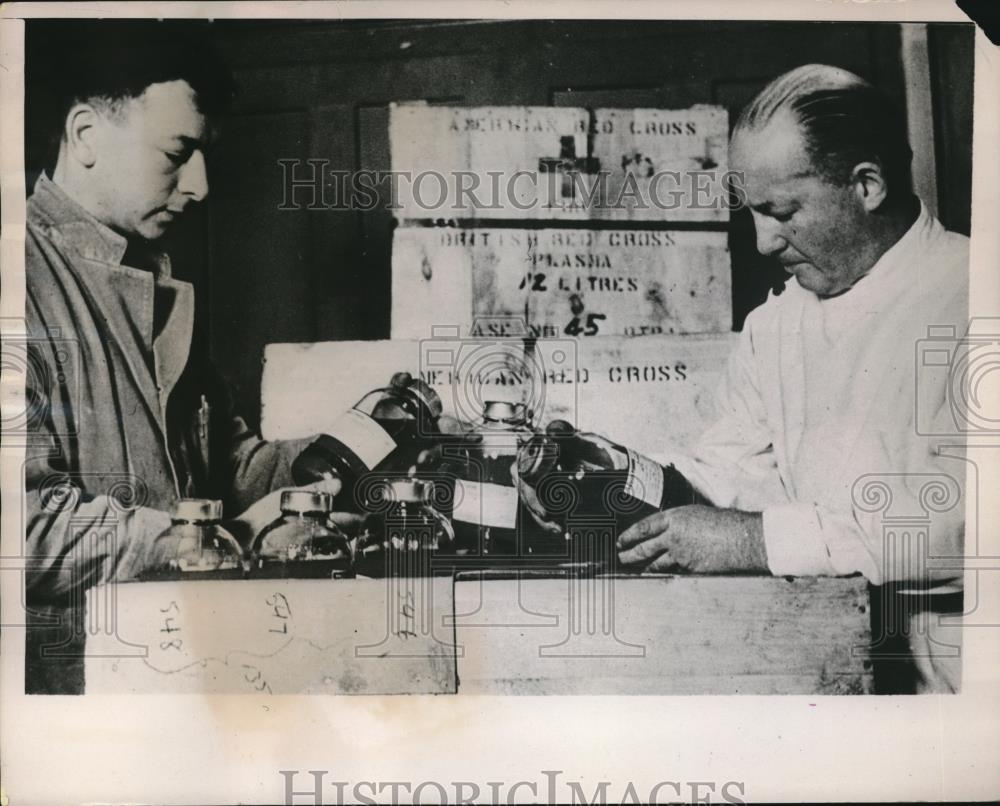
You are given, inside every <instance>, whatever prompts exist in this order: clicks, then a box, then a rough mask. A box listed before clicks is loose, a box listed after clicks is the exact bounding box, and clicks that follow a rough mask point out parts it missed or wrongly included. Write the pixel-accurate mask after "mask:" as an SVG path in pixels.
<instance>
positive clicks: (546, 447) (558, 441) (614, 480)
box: [517, 420, 701, 564]
mask: <svg viewBox="0 0 1000 806" xmlns="http://www.w3.org/2000/svg"><path fill="white" fill-rule="evenodd" d="M517 472H518V476H519V477H520V479H521V480H522V482H524V484H526V485H527V486H528V487H530V488H531V490H532V491H533V492H534V496H535V499H536V500H537V502H538V505H539V506H540V507H541V508H542V509H544V510H545V517H546V518H547V519H549V520H552V521H555V522H557V523H559V525H560V526H561V527H562V528H563V530H564V532H565V536H566V539H567V540H569V541H570V542H571V543H572V542H574V541H576V542H580V540H581V539H582V538H581V536H583V535H586V537H587V539H588V540H590V541H593V540H598V541H599V540H601V539H602V537H601V536H602V535H603V536H604V537H603V540H604V541H605V542H607V541H609V540H610V542H611V545H587V546H583V545H577V546H570V551H571V553H572V554H573V555H574V556H575V557H577V558H580V557H583V556H585V555H586V556H589V557H592V558H602V559H600V561H601V562H605V563H607V562H611V563H612V564H613V563H614V558H615V557H616V552H615V550H614V539H615V538H616V536H617V534H621V532H623V531H625V530H626V529H628V528H629V527H630V526H631V525H632V524H634V523H637V522H638V521H640V520H642V519H643V518H645V517H647V516H649V515H652V514H653V513H654V512H661V511H663V510H666V509H670V508H672V507H678V506H684V505H685V504H693V503H696V502H698V501H700V500H701V499H700V497H699V496H698V494H697V493H696V492H695V490H694V488H693V487H692V486H691V484H690V483H689V482H688V481H687V479H686V478H684V476H683V475H682V474H681V473H680V472H679V471H678V470H677V469H676V468H675V467H674V466H673V465H672V464H671V465H667V466H665V467H664V466H663V465H660V464H658V463H657V462H654V461H653V460H652V459H649V458H647V457H645V456H643V455H642V454H641V453H638V452H637V451H634V450H632V449H631V448H626V447H624V446H622V445H618V444H617V443H614V442H612V441H611V440H609V439H606V438H604V437H602V436H599V435H598V434H590V433H581V432H578V431H576V429H574V428H573V426H572V425H570V424H569V423H568V422H566V421H565V420H553V421H552V422H550V423H549V424H548V426H546V429H545V433H544V434H538V435H536V436H535V437H533V438H532V439H531V440H529V441H528V442H527V443H525V444H524V446H523V447H522V449H521V451H520V452H519V453H518V457H517ZM601 522H609V523H613V524H614V529H613V530H610V531H601V530H600V529H597V530H596V531H595V529H594V526H595V525H596V524H600V523H601ZM576 526H587V527H589V528H587V529H586V530H582V529H577V528H575V527H576ZM595 535H596V537H595Z"/></svg>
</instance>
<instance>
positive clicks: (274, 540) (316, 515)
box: [250, 490, 351, 579]
mask: <svg viewBox="0 0 1000 806" xmlns="http://www.w3.org/2000/svg"><path fill="white" fill-rule="evenodd" d="M332 511H333V497H332V496H331V495H330V494H329V493H324V492H319V491H315V490H285V491H284V492H283V493H282V494H281V516H280V517H279V518H277V519H276V520H274V521H272V522H271V523H270V524H269V525H268V526H266V527H265V528H264V529H263V530H262V531H261V533H260V534H259V535H257V537H256V539H255V540H254V542H253V549H252V551H251V560H250V575H251V576H252V577H257V578H274V577H282V578H284V577H291V578H310V579H312V578H325V579H335V578H338V577H342V576H345V575H347V574H348V573H349V572H350V568H351V546H350V543H349V541H348V539H347V536H346V535H345V534H344V533H343V532H342V531H341V530H340V529H339V528H338V527H337V526H336V525H335V524H333V523H332V522H331V521H330V513H331V512H332Z"/></svg>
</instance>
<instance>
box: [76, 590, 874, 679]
mask: <svg viewBox="0 0 1000 806" xmlns="http://www.w3.org/2000/svg"><path fill="white" fill-rule="evenodd" d="M867 607H868V595H867V585H866V583H865V582H864V580H862V579H859V578H851V579H796V580H785V579H775V578H771V577H681V576H649V577H626V578H622V577H593V578H585V579H570V578H568V577H565V576H553V575H552V574H551V573H540V572H522V573H521V574H520V575H516V576H510V575H507V576H506V577H504V576H501V577H499V578H498V577H497V576H496V575H495V574H494V575H479V574H474V575H468V574H463V575H459V578H458V580H457V581H455V580H453V579H452V578H451V577H437V578H423V579H416V580H366V579H350V580H335V581H321V580H268V581H257V580H254V581H241V580H236V581H202V582H176V583H170V582H157V583H129V584H120V585H115V586H104V587H99V588H95V589H92V590H91V591H90V593H89V595H88V612H87V625H88V636H87V651H86V690H87V692H88V693H214V694H240V693H245V694H255V693H259V694H282V693H284V694H294V693H301V694H306V693H308V694H431V693H434V694H447V693H459V694H466V693H468V694H483V693H489V694H864V693H870V692H871V690H872V675H871V670H870V666H869V664H868V659H867V647H868V644H869V643H870V631H869V626H868V625H869V616H868V613H867Z"/></svg>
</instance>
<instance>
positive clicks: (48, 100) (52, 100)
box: [25, 20, 236, 170]
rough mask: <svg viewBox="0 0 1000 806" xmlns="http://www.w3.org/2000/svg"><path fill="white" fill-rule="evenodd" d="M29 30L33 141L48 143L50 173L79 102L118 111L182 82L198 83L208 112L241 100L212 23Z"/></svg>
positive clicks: (32, 26)
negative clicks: (159, 87) (149, 91)
mask: <svg viewBox="0 0 1000 806" xmlns="http://www.w3.org/2000/svg"><path fill="white" fill-rule="evenodd" d="M26 32H27V34H26V52H25V82H26V89H27V93H26V104H27V106H28V110H27V112H28V114H27V116H28V119H29V125H30V126H32V127H33V128H32V130H31V131H29V140H30V139H31V138H32V137H34V138H36V139H40V140H42V141H44V143H45V149H44V150H45V155H46V163H49V164H48V165H47V166H46V167H48V168H49V169H50V170H51V168H52V164H54V162H55V153H53V152H57V151H58V147H59V141H60V139H61V137H62V134H63V128H64V126H65V123H66V115H67V114H68V112H69V110H70V109H71V108H72V107H73V105H74V104H76V103H79V102H103V103H105V104H108V105H109V106H111V107H112V108H114V107H116V106H118V105H119V104H121V103H122V102H123V101H125V100H128V99H130V98H138V97H140V96H141V95H142V94H143V92H145V90H146V88H147V87H149V86H150V85H152V84H159V83H163V82H167V81H177V80H184V81H186V82H187V83H188V84H190V85H191V88H192V89H193V90H194V91H195V95H196V102H197V104H198V108H199V109H200V110H201V112H203V113H204V114H205V115H214V114H218V113H220V112H223V111H225V109H226V108H227V107H228V106H229V104H230V103H231V101H232V99H233V97H234V96H235V89H236V87H235V84H234V82H233V77H232V74H231V73H230V72H229V70H228V68H227V67H226V66H225V64H224V63H223V61H222V59H221V58H220V56H219V54H218V51H217V49H216V48H215V46H214V43H213V41H212V35H211V34H212V24H211V23H209V22H203V21H194V20H184V21H157V20H53V21H47V20H46V21H42V20H32V21H29V23H28V26H27V28H26Z"/></svg>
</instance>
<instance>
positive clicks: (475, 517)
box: [452, 480, 517, 529]
mask: <svg viewBox="0 0 1000 806" xmlns="http://www.w3.org/2000/svg"><path fill="white" fill-rule="evenodd" d="M452 518H453V519H454V520H456V521H463V522H464V523H476V524H479V525H480V526H496V527H498V528H503V529H514V528H516V527H517V490H515V489H514V488H513V487H505V486H503V485H502V484H484V483H480V482H478V481H461V480H459V481H456V482H455V510H454V512H453V513H452Z"/></svg>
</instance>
